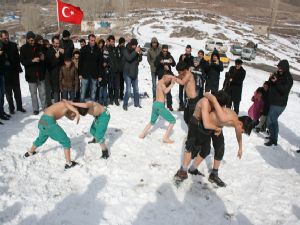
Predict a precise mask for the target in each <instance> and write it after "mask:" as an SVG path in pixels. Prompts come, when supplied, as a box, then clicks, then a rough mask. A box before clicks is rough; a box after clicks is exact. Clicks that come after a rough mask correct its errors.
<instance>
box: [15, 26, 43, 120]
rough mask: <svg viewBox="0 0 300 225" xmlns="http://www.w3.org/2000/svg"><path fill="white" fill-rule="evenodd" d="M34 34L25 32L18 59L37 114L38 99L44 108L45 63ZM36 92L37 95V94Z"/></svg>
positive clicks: (34, 112) (38, 108)
mask: <svg viewBox="0 0 300 225" xmlns="http://www.w3.org/2000/svg"><path fill="white" fill-rule="evenodd" d="M34 39H35V34H34V33H33V32H32V31H29V32H28V33H27V34H26V44H24V45H23V46H22V47H21V49H20V60H21V63H22V64H23V66H24V68H25V79H26V81H27V82H28V84H29V90H30V95H31V101H32V109H33V114H34V115H38V114H39V110H40V107H39V101H38V96H39V100H40V103H41V106H42V109H45V108H46V94H45V71H44V70H45V63H44V60H45V59H44V54H43V52H42V49H41V48H39V46H38V45H37V44H35V42H34ZM37 93H38V95H37Z"/></svg>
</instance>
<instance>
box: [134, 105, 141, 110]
mask: <svg viewBox="0 0 300 225" xmlns="http://www.w3.org/2000/svg"><path fill="white" fill-rule="evenodd" d="M134 107H137V108H140V109H141V108H142V106H141V105H135V106H134Z"/></svg>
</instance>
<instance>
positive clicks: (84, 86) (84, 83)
mask: <svg viewBox="0 0 300 225" xmlns="http://www.w3.org/2000/svg"><path fill="white" fill-rule="evenodd" d="M90 82H91V86H90V88H91V90H88V88H89V83H90ZM97 83H98V80H97V79H82V80H81V87H80V92H81V93H80V101H81V102H85V96H86V92H87V91H90V96H91V100H92V101H96V91H97Z"/></svg>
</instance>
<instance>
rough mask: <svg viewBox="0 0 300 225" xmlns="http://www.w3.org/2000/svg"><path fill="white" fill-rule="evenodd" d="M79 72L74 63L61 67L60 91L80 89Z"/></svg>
mask: <svg viewBox="0 0 300 225" xmlns="http://www.w3.org/2000/svg"><path fill="white" fill-rule="evenodd" d="M78 83H79V78H78V73H77V69H76V67H75V65H74V64H73V63H72V64H71V67H70V68H67V67H66V66H65V65H64V66H62V67H61V68H60V72H59V87H60V91H78Z"/></svg>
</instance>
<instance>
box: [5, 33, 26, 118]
mask: <svg viewBox="0 0 300 225" xmlns="http://www.w3.org/2000/svg"><path fill="white" fill-rule="evenodd" d="M0 40H1V41H2V45H3V46H2V50H3V56H2V57H3V58H4V67H3V69H4V87H5V95H6V99H7V103H8V107H9V112H10V113H11V114H14V112H15V105H14V99H15V102H16V106H17V111H20V112H26V110H25V109H24V108H23V106H22V94H21V87H20V76H19V74H20V73H21V72H22V71H23V70H22V68H21V64H20V55H19V50H18V46H17V44H16V43H14V42H12V41H10V39H9V33H8V32H7V31H6V30H2V31H1V33H0ZM1 111H2V110H1ZM0 118H1V119H9V116H7V114H6V113H4V111H3V112H0Z"/></svg>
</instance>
